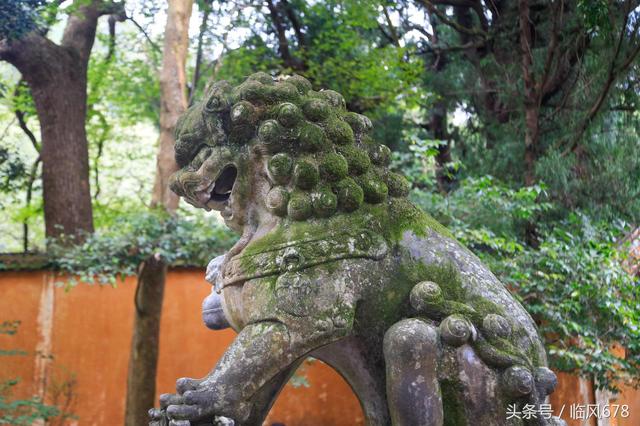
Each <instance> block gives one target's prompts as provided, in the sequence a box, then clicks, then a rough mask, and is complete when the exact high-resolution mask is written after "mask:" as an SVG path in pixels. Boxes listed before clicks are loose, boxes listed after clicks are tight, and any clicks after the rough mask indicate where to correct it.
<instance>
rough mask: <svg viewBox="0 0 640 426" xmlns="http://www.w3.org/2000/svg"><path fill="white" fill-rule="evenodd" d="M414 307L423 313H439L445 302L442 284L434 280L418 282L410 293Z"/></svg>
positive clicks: (410, 300) (410, 299)
mask: <svg viewBox="0 0 640 426" xmlns="http://www.w3.org/2000/svg"><path fill="white" fill-rule="evenodd" d="M409 302H410V303H411V306H412V307H413V309H415V310H416V311H417V312H419V313H422V314H427V315H429V314H432V315H433V314H438V313H440V311H441V309H442V305H443V304H444V296H443V295H442V289H441V288H440V286H439V285H438V284H436V283H434V282H432V281H422V282H419V283H418V284H416V285H415V286H414V287H413V289H412V290H411V294H410V295H409Z"/></svg>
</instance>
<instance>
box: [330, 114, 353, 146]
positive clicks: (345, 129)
mask: <svg viewBox="0 0 640 426" xmlns="http://www.w3.org/2000/svg"><path fill="white" fill-rule="evenodd" d="M323 126H324V129H325V132H326V133H327V137H328V138H329V140H331V141H332V142H333V143H335V144H337V145H347V144H351V143H353V142H355V136H354V135H353V130H352V129H351V126H349V124H348V123H347V122H346V121H342V120H340V119H338V118H332V119H330V120H327V121H326V122H325V123H323Z"/></svg>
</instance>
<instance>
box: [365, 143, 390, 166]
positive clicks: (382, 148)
mask: <svg viewBox="0 0 640 426" xmlns="http://www.w3.org/2000/svg"><path fill="white" fill-rule="evenodd" d="M369 157H371V161H372V162H373V163H374V164H377V165H378V166H385V167H386V166H388V165H389V163H390V162H391V150H390V149H389V147H388V146H386V145H383V144H376V145H374V146H372V147H371V149H370V150H369Z"/></svg>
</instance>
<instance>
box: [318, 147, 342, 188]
mask: <svg viewBox="0 0 640 426" xmlns="http://www.w3.org/2000/svg"><path fill="white" fill-rule="evenodd" d="M348 171H349V166H348V163H347V160H345V158H344V156H342V155H341V154H338V153H335V152H330V153H327V154H325V155H324V156H323V157H322V159H321V160H320V175H321V176H322V178H323V179H326V180H328V181H332V182H333V181H339V180H341V179H343V178H345V177H347V173H348Z"/></svg>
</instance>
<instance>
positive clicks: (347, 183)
mask: <svg viewBox="0 0 640 426" xmlns="http://www.w3.org/2000/svg"><path fill="white" fill-rule="evenodd" d="M334 190H335V191H336V193H337V195H338V206H339V207H340V209H341V210H344V211H346V212H352V211H354V210H357V209H358V208H359V207H360V206H361V205H362V202H363V201H364V192H363V191H362V188H360V186H359V185H358V184H357V183H356V181H354V180H353V179H351V178H350V177H346V178H344V179H342V180H341V181H340V182H338V183H337V184H336V185H335V187H334Z"/></svg>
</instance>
